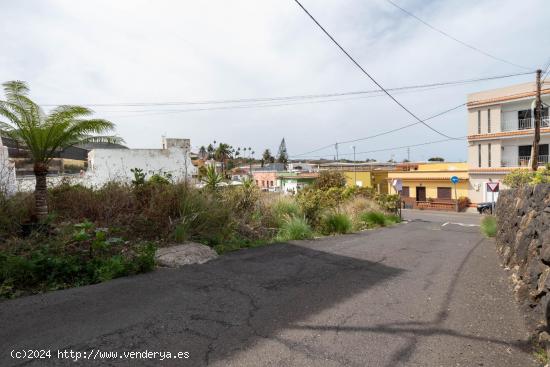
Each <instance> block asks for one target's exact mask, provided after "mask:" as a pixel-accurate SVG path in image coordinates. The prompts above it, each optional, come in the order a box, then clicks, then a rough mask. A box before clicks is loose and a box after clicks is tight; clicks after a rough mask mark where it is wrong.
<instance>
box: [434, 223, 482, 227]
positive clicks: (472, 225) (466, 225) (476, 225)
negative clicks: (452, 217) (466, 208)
mask: <svg viewBox="0 0 550 367" xmlns="http://www.w3.org/2000/svg"><path fill="white" fill-rule="evenodd" d="M447 224H456V225H457V226H462V227H479V224H465V223H455V222H445V223H443V224H442V225H441V227H445V226H446V225H447Z"/></svg>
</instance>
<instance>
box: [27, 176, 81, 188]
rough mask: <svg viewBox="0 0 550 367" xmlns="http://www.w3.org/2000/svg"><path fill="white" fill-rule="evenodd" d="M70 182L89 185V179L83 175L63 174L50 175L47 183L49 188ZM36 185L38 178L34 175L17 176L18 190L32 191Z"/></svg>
mask: <svg viewBox="0 0 550 367" xmlns="http://www.w3.org/2000/svg"><path fill="white" fill-rule="evenodd" d="M64 182H66V183H69V184H71V185H76V184H80V185H84V186H86V185H88V184H89V180H87V179H86V177H85V176H81V175H62V176H48V177H47V178H46V183H47V185H48V188H51V187H55V186H59V185H60V184H61V183H64ZM35 185H36V179H35V177H34V176H33V175H27V176H19V177H17V191H21V192H31V191H34V187H35Z"/></svg>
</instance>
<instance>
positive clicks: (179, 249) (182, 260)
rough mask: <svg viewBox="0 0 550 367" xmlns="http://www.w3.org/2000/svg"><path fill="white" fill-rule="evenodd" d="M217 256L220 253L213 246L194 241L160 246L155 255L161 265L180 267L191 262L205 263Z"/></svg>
mask: <svg viewBox="0 0 550 367" xmlns="http://www.w3.org/2000/svg"><path fill="white" fill-rule="evenodd" d="M217 257H218V254H217V253H216V251H214V250H213V249H212V248H211V247H208V246H205V245H201V244H200V243H193V242H188V243H185V244H183V245H174V246H170V247H162V248H159V249H158V250H157V253H156V255H155V259H156V261H157V263H158V264H159V265H160V266H165V267H169V268H179V267H181V266H183V265H190V264H204V263H205V262H207V261H210V260H212V259H215V258H217Z"/></svg>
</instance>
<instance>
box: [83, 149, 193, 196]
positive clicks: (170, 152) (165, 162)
mask: <svg viewBox="0 0 550 367" xmlns="http://www.w3.org/2000/svg"><path fill="white" fill-rule="evenodd" d="M182 140H187V139H182ZM133 168H141V169H142V170H143V171H144V173H146V174H147V175H148V176H150V175H153V174H156V173H170V174H171V175H172V177H173V179H174V180H175V181H181V180H185V179H188V178H191V177H192V176H193V175H196V174H197V172H196V171H197V170H196V168H195V167H194V166H193V164H192V163H191V158H190V156H189V150H187V149H182V148H181V147H177V146H171V147H169V148H167V149H94V150H92V151H90V152H89V153H88V171H87V172H86V178H87V179H88V180H89V183H90V185H91V186H102V185H104V184H105V183H107V182H109V181H120V182H131V180H132V179H133V178H134V175H133V173H132V172H131V171H130V170H131V169H133Z"/></svg>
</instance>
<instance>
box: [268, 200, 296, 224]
mask: <svg viewBox="0 0 550 367" xmlns="http://www.w3.org/2000/svg"><path fill="white" fill-rule="evenodd" d="M271 214H272V215H273V218H274V219H275V222H276V224H277V225H278V226H281V225H282V224H283V223H284V221H285V220H286V219H287V218H288V217H299V216H301V215H302V211H301V210H300V206H299V205H298V203H296V201H294V199H292V198H288V197H280V198H278V199H277V200H275V201H274V202H273V203H272V204H271Z"/></svg>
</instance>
